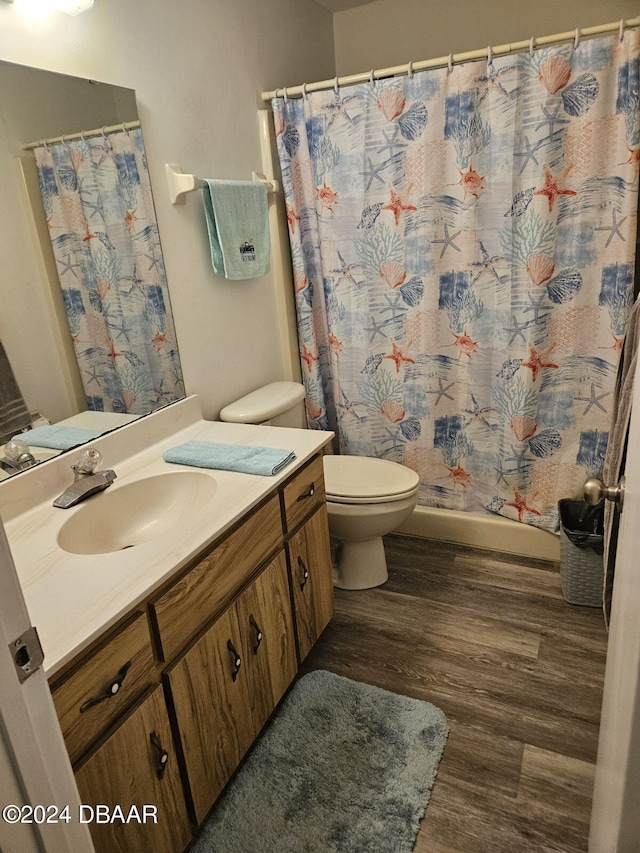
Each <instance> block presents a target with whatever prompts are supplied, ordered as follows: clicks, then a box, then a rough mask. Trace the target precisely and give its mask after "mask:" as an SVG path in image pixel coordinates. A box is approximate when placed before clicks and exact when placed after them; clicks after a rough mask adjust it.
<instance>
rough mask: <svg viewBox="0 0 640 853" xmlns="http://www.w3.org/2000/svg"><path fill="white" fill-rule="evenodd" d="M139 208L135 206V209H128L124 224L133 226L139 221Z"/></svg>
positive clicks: (129, 226)
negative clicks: (137, 211) (137, 214)
mask: <svg viewBox="0 0 640 853" xmlns="http://www.w3.org/2000/svg"><path fill="white" fill-rule="evenodd" d="M137 209H138V208H137V207H135V208H134V209H133V210H127V212H126V213H125V215H124V224H125V225H126V226H127V228H133V226H134V224H135V223H136V222H138V221H139V220H138V217H137V216H136V210H137Z"/></svg>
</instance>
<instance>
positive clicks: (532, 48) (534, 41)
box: [529, 36, 536, 56]
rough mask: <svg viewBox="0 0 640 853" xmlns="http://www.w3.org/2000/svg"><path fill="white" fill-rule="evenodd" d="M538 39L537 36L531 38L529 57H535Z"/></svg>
mask: <svg viewBox="0 0 640 853" xmlns="http://www.w3.org/2000/svg"><path fill="white" fill-rule="evenodd" d="M535 45H536V39H535V36H531V38H530V39H529V56H533V51H534V49H535Z"/></svg>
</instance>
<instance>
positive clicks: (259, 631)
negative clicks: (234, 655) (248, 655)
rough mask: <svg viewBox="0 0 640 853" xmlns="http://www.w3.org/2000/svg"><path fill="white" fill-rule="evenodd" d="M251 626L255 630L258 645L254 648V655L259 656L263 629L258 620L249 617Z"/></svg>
mask: <svg viewBox="0 0 640 853" xmlns="http://www.w3.org/2000/svg"><path fill="white" fill-rule="evenodd" d="M249 624H250V625H251V627H252V628H253V630H254V631H255V632H256V644H255V646H254V647H253V653H254V655H257V654H258V649H259V648H260V643H261V642H262V637H263V634H262V629H261V628H260V626H259V625H258V623H257V622H256V620H255V619H254V618H253V616H250V617H249Z"/></svg>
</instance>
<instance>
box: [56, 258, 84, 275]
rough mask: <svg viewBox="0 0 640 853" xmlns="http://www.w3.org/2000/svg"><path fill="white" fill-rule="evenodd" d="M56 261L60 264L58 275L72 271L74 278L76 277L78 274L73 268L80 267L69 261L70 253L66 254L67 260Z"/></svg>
mask: <svg viewBox="0 0 640 853" xmlns="http://www.w3.org/2000/svg"><path fill="white" fill-rule="evenodd" d="M58 263H59V264H60V266H61V270H60V275H64V274H65V273H66V272H72V273H73V275H74V278H78V275H77V273H76V272H74V270H77V269H79V268H80V264H74V263H72V262H71V255H70V254H68V255H67V260H66V261H58Z"/></svg>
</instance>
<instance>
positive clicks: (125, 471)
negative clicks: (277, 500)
mask: <svg viewBox="0 0 640 853" xmlns="http://www.w3.org/2000/svg"><path fill="white" fill-rule="evenodd" d="M193 399H194V398H190V400H191V406H190V408H189V406H187V407H186V408H185V409H183V410H182V411H183V412H189V413H190V415H191V417H186V418H185V417H184V416H183V418H182V420H183V422H184V420H185V419H186V420H190V423H188V425H187V426H184V423H181V424H180V426H182V427H183V428H181V429H180V430H179V431H173V432H171V433H170V434H168V435H164V436H161V437H160V439H159V440H157V441H155V442H154V443H153V444H151V445H150V446H147V447H145V449H144V450H140V451H139V452H137V453H134V454H133V455H131V456H125V452H126V446H127V444H128V445H130V446H132V447H135V445H136V444H138V445H139V444H140V443H141V441H143V440H144V435H143V434H142V433H141V430H142V431H143V432H144V431H145V430H146V433H147V434H148V433H150V432H153V425H154V424H156V427H155V430H156V433H157V432H158V427H157V424H159V423H161V420H157V421H152V419H153V418H154V417H157V415H161V414H162V413H156V415H151V416H149V417H148V418H145V419H142V420H139V421H136V422H134V423H132V424H130V425H129V426H127V427H124V428H123V429H122V430H121V431H119V432H118V433H116V434H115V436H114V434H113V433H112V434H111V435H110V436H109V437H106V436H105V437H104V438H101V439H98V440H96V441H95V442H91V446H92V447H99V448H100V449H103V448H102V447H101V445H100V443H101V442H105V448H106V450H107V452H104V449H103V455H104V457H105V463H104V467H113V468H114V469H115V470H116V473H117V475H118V479H117V480H116V481H115V483H114V484H113V485H112V486H111V487H110V488H109V489H108V490H107V491H106V492H104V493H102V494H98V495H94V496H92V497H90V498H88V499H87V502H89V501H90V502H100V501H101V499H102V498H103V496H104V497H106V496H108V495H109V493H113V492H115V490H117V489H118V488H122V487H123V486H125V485H127V484H128V483H131V482H133V481H135V480H138V479H142V478H146V477H151V476H155V475H158V474H162V473H164V472H168V471H194V470H197V471H199V472H202V473H203V474H205V475H207V476H209V477H211V478H213V479H215V481H216V490H215V494H213V496H212V497H211V498H210V499H208V500H207V502H206V509H205V510H204V511H202V508H201V511H198V508H197V507H194V510H193V512H192V513H190V514H189V515H188V517H187V518H186V520H184V519H183V521H182V522H181V524H180V525H179V526H176V527H172V528H171V529H170V530H166V531H163V532H161V533H159V534H158V535H156V536H155V538H152V539H150V540H149V541H147V542H144V543H142V544H140V545H136V546H135V547H132V548H128V549H127V550H124V551H116V552H113V553H108V554H94V555H90V556H87V555H80V554H71V553H68V552H66V551H64V550H62V548H60V547H59V545H58V541H57V540H58V534H59V531H60V528H61V527H62V525H63V524H64V523H65V522H67V521H68V519H69V518H70V517H71V515H72V514H73V513H76V512H79V511H81V510H82V508H83V506H86V505H87V504H86V503H84V504H83V503H81V504H79V505H78V506H77V507H74V508H72V509H68V510H62V509H56V508H54V507H53V506H52V505H51V502H52V499H53V497H56V496H57V494H59V492H60V489H59V485H60V481H62V482H63V488H62V490H64V488H65V487H66V485H69V484H70V483H71V482H72V479H73V478H72V475H71V472H70V471H69V470H68V467H69V465H70V458H69V457H67V458H65V459H64V460H61V459H60V457H58V458H57V459H52V460H50V461H49V462H46V463H43V465H41V466H37V468H35V469H33V471H30V472H27V473H26V474H21V475H19V477H17V478H15V480H16V481H18V480H20V483H19V486H20V487H21V491H22V493H21V494H17V497H14V495H9V493H8V492H4V493H3V491H2V490H3V489H5V490H6V489H8V488H9V486H10V484H11V483H13V482H14V478H11V479H10V480H8V481H6V482H5V483H1V484H0V512H2V511H3V509H4V510H5V512H4V513H3V516H4V518H5V529H6V532H7V537H8V539H9V544H10V546H11V552H12V555H13V559H14V562H15V566H16V570H17V573H18V577H19V579H20V582H21V585H22V589H23V592H24V596H25V601H26V603H27V607H28V609H29V614H30V616H31V620H32V624H34V625H35V626H36V628H37V630H38V634H39V636H40V640H41V643H42V646H43V648H44V652H45V669H46V673H47V676H49V677H50V676H51V675H53V674H54V673H56V672H57V671H58V670H59V669H60V668H61V667H62V666H63V665H64V664H65V663H67V662H68V661H70V660H71V659H72V658H73V657H75V655H77V654H78V652H80V651H81V650H82V649H83V648H85V647H86V646H87V645H89V643H91V642H92V640H94V639H95V638H96V637H98V636H99V635H100V634H101V633H102V632H104V631H105V630H106V629H107V628H109V627H110V626H111V625H113V624H114V623H115V622H117V621H118V620H119V619H120V618H121V617H122V616H124V615H125V614H126V613H127V612H128V611H130V610H132V609H133V608H135V606H136V605H137V604H139V603H140V602H142V601H143V600H144V599H145V598H147V596H149V595H150V593H152V592H153V591H154V590H155V589H156V588H158V587H159V586H160V585H161V584H162V583H163V582H164V581H165V580H166V579H167V578H169V577H170V576H171V575H172V574H173V573H175V572H176V571H177V570H178V569H180V568H181V567H182V566H184V565H185V564H187V563H188V562H189V561H190V560H192V559H193V558H194V557H195V556H197V554H198V553H200V552H201V551H202V550H203V549H204V548H206V547H207V546H208V545H209V544H210V543H211V542H213V541H214V540H215V539H217V538H218V537H219V536H220V534H221V533H223V532H224V531H225V530H227V529H228V528H229V527H231V526H232V525H233V524H234V523H235V522H236V521H238V519H240V518H241V517H242V516H243V515H244V514H245V513H246V512H247V511H248V510H249V509H251V508H252V507H253V506H255V505H256V504H258V503H259V502H260V501H261V500H262V499H263V498H265V497H266V496H267V495H268V494H269V492H271V491H273V489H274V488H276V487H277V486H278V485H279V484H280V483H282V482H283V481H284V480H286V479H287V478H288V477H289V476H291V474H292V473H293V471H295V470H296V468H299V467H300V466H301V465H302V464H304V462H305V461H307V460H308V459H310V458H311V457H312V456H313V455H314V454H316V453H317V452H318V451H319V450H320V448H322V447H323V446H324V445H325V444H327V443H328V442H329V441H330V439H331V437H332V435H333V434H332V433H330V432H321V431H317V430H298V429H286V428H281V427H264V426H248V425H245V424H228V423H218V422H210V421H204V420H202V419H201V418H199V419H198V418H197V412H198V410H199V407H198V409H194V405H193V402H192V401H193ZM184 402H185V403H187V404H189V402H190V401H189V400H187V401H184ZM175 406H180V403H177V404H175ZM194 411H195V412H196V417H195V418H194V417H193V413H194ZM173 420H174V426H175V414H174V417H173ZM178 420H179V419H178ZM165 421H167V416H165ZM150 426H151V430H150ZM133 430H136V432H133ZM160 431H161V430H160ZM153 437H154V438H157V435H156V436H153ZM192 439H195V440H200V441H206V440H210V441H220V442H226V443H229V444H252V445H260V446H264V447H277V448H287V449H291V450H293V451H294V452H295V454H296V459H295V461H294V462H292V463H291V464H289V465H287V466H286V467H285V468H284V469H283V470H282V471H280V472H279V473H278V474H277V475H276V476H273V477H261V476H256V475H250V474H238V473H234V472H229V471H220V470H210V469H204V468H198V469H195V468H190V467H187V466H184V465H173V464H169V463H166V462H164V461H163V460H162V454H163V452H164V451H165V450H167V449H169V448H170V447H174V446H175V445H177V444H181V443H183V442H184V441H188V440H192ZM116 442H117V444H116ZM116 447H117V449H118V453H117V454H116V455H117V456H119V457H121V458H120V461H118V462H116V461H115V459H114V458H113V457H114V453H113V449H114V448H116ZM123 447H124V450H123ZM108 451H111V458H108V456H109V453H108ZM47 466H50V467H47ZM51 466H56V467H55V468H54V467H51ZM39 473H40V477H39V479H38V480H36V479H35V478H37V477H38V474H39ZM27 476H29V477H32V478H34V479H32V483H33V485H34V486H35V487H36V488H35V492H34V493H35V494H36V495H37V500H38V503H37V504H36V505H34V506H31V507H30V508H27V509H24V511H22V512H19V513H17V514H12V513H11V512H8V511H6V510H7V502H6V501H7V497H14V500H13V503H12V504H11V506H13V507H15V506H18V505H20V508H24V506H25V502H26V499H25V497H24V490H25V485H26V481H25V480H21V478H23V477H27ZM14 494H15V493H14ZM3 497H4V505H3ZM18 498H19V499H20V500H18ZM7 515H12V517H9V518H7V517H6V516H7Z"/></svg>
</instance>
